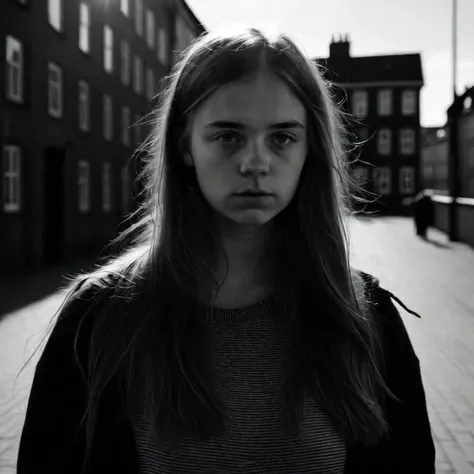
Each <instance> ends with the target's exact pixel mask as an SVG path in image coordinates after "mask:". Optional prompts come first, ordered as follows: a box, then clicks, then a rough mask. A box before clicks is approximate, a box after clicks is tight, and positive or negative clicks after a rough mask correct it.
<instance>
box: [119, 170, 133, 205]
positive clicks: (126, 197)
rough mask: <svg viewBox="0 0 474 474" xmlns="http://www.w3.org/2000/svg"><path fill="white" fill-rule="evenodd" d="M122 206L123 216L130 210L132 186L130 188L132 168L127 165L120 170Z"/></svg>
mask: <svg viewBox="0 0 474 474" xmlns="http://www.w3.org/2000/svg"><path fill="white" fill-rule="evenodd" d="M120 191H121V193H120V206H121V211H122V214H126V213H127V212H128V211H129V210H130V202H131V186H130V168H129V166H128V164H125V165H123V166H122V167H121V169H120Z"/></svg>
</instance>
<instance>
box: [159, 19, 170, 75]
mask: <svg viewBox="0 0 474 474" xmlns="http://www.w3.org/2000/svg"><path fill="white" fill-rule="evenodd" d="M158 59H159V61H160V63H161V64H163V66H168V36H167V35H166V30H165V29H164V28H160V29H159V30H158Z"/></svg>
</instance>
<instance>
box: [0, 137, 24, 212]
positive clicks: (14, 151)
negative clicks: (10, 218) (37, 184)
mask: <svg viewBox="0 0 474 474" xmlns="http://www.w3.org/2000/svg"><path fill="white" fill-rule="evenodd" d="M20 209H21V151H20V147H19V146H14V145H5V146H4V147H3V210H4V212H8V213H10V212H11V213H13V212H18V211H19V210H20Z"/></svg>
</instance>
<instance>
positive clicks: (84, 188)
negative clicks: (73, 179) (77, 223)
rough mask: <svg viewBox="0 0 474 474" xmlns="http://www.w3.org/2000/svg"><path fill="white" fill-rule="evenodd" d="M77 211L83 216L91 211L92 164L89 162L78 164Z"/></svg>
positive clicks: (79, 162)
mask: <svg viewBox="0 0 474 474" xmlns="http://www.w3.org/2000/svg"><path fill="white" fill-rule="evenodd" d="M77 209H78V211H79V212H80V213H81V214H88V213H89V212H90V210H91V164H90V162H89V161H87V160H78V162H77Z"/></svg>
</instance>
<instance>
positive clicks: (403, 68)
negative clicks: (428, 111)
mask: <svg viewBox="0 0 474 474" xmlns="http://www.w3.org/2000/svg"><path fill="white" fill-rule="evenodd" d="M350 47H351V44H350V41H349V39H348V38H347V37H346V38H341V39H340V40H334V39H333V41H332V42H331V44H330V52H329V57H328V58H318V59H316V61H317V62H318V63H319V64H320V65H322V66H323V68H325V76H326V79H327V80H329V81H331V82H332V83H334V84H335V85H336V86H338V89H339V91H340V97H339V99H340V100H342V101H343V102H344V107H345V108H346V111H347V112H350V113H351V114H352V117H353V118H354V119H355V120H353V121H352V122H353V123H351V125H350V126H349V129H350V130H349V131H350V132H352V133H353V134H354V137H355V138H356V141H357V142H362V143H364V144H363V145H361V146H359V147H358V148H357V150H356V154H357V156H358V158H359V160H358V162H357V163H355V164H354V166H353V173H354V177H355V178H356V180H357V181H358V182H360V183H361V184H363V187H364V188H365V189H366V190H367V191H369V192H371V193H375V194H376V196H380V198H379V199H378V200H377V202H376V203H375V204H374V205H372V206H369V208H370V209H371V210H379V211H381V212H387V213H399V212H403V211H404V207H403V206H402V204H401V200H402V199H403V198H404V197H407V196H411V195H413V194H415V193H416V192H417V190H418V189H419V174H418V169H419V160H420V90H421V88H422V87H423V74H422V65H421V56H420V54H397V55H384V56H369V57H354V56H351V54H350ZM354 157H355V156H354ZM366 197H369V198H371V199H373V196H372V195H368V196H366Z"/></svg>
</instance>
